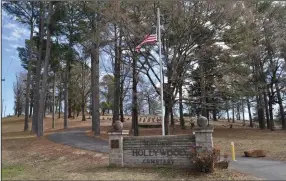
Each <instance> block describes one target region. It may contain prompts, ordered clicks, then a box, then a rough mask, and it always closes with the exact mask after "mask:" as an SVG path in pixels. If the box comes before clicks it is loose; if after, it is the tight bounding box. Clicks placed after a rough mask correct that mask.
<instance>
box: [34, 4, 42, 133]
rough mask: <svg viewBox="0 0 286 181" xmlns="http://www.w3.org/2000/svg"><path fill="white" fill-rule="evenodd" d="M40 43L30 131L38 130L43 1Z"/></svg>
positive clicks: (35, 131)
mask: <svg viewBox="0 0 286 181" xmlns="http://www.w3.org/2000/svg"><path fill="white" fill-rule="evenodd" d="M39 34H40V45H39V49H38V61H37V68H36V76H35V77H36V81H35V90H34V96H35V98H34V110H33V119H32V132H33V133H37V132H38V118H39V99H40V82H41V70H42V51H43V39H44V8H43V2H40V23H39Z"/></svg>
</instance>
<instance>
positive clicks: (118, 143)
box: [109, 117, 213, 168]
mask: <svg viewBox="0 0 286 181" xmlns="http://www.w3.org/2000/svg"><path fill="white" fill-rule="evenodd" d="M197 124H198V126H199V127H197V128H194V129H193V132H194V134H189V135H167V136H128V134H129V131H128V130H122V128H123V126H122V125H121V124H120V125H119V123H118V124H115V125H114V131H111V132H109V145H110V147H109V164H110V165H116V166H132V167H135V166H139V167H140V166H141V167H158V166H159V167H176V168H178V167H185V168H192V167H193V166H194V165H193V163H192V160H193V157H194V156H195V155H194V152H193V150H194V147H197V148H198V147H199V149H206V148H207V149H212V148H213V138H212V132H213V128H212V127H208V126H206V124H207V122H206V118H203V117H202V118H201V119H199V120H198V123H197Z"/></svg>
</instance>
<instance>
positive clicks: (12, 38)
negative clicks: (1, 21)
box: [2, 36, 17, 41]
mask: <svg viewBox="0 0 286 181" xmlns="http://www.w3.org/2000/svg"><path fill="white" fill-rule="evenodd" d="M2 39H3V40H7V41H15V40H17V38H15V37H12V36H9V37H8V36H3V37H2Z"/></svg>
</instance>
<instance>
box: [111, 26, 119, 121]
mask: <svg viewBox="0 0 286 181" xmlns="http://www.w3.org/2000/svg"><path fill="white" fill-rule="evenodd" d="M114 28H115V44H114V51H115V62H114V98H113V110H112V112H113V118H112V122H113V123H114V122H115V121H117V120H119V107H120V101H119V99H120V58H121V57H119V54H120V53H119V47H118V36H117V32H118V31H117V25H114ZM119 46H120V45H119Z"/></svg>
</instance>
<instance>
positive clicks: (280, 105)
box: [275, 80, 286, 130]
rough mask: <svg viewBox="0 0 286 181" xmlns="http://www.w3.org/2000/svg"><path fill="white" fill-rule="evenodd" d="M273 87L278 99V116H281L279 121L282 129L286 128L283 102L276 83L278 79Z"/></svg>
mask: <svg viewBox="0 0 286 181" xmlns="http://www.w3.org/2000/svg"><path fill="white" fill-rule="evenodd" d="M275 88H276V92H277V99H278V104H279V111H280V116H281V123H282V129H285V130H286V124H285V113H284V107H283V102H282V98H281V94H280V89H279V85H278V81H277V80H276V81H275Z"/></svg>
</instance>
